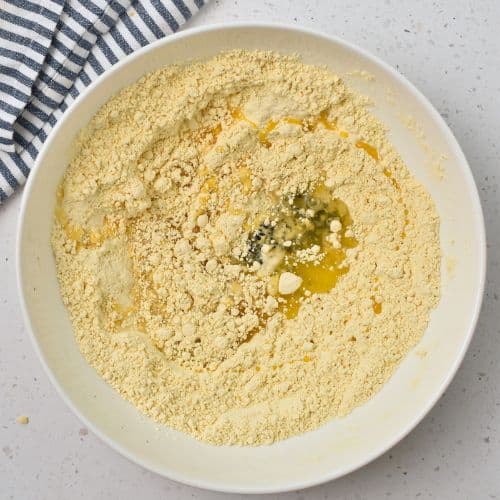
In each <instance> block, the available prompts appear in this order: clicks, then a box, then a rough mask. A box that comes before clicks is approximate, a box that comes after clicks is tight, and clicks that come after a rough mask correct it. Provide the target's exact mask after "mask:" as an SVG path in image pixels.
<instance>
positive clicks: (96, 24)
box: [0, 0, 204, 203]
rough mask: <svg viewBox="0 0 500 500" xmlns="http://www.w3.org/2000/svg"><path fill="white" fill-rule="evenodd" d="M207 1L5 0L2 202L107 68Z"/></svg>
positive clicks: (0, 80)
mask: <svg viewBox="0 0 500 500" xmlns="http://www.w3.org/2000/svg"><path fill="white" fill-rule="evenodd" d="M203 4H204V0H0V203H1V202H4V201H5V200H6V199H7V198H8V197H9V196H10V195H11V194H12V193H13V192H14V191H15V190H16V189H17V188H18V187H19V186H20V185H22V184H24V182H25V180H26V178H27V176H28V174H29V171H30V168H31V166H32V165H33V163H34V161H35V158H36V157H37V155H38V152H39V151H40V148H41V146H42V144H43V142H44V141H45V139H46V138H47V135H48V134H49V133H50V131H51V129H52V128H53V127H54V125H55V124H56V122H57V121H58V120H59V118H60V117H61V116H62V114H63V113H64V111H65V110H66V109H67V107H68V106H69V105H70V104H71V103H72V102H73V101H74V100H75V98H76V97H77V96H78V95H79V94H80V92H81V91H82V90H83V89H84V88H85V87H86V86H87V85H89V83H90V82H92V81H93V80H94V79H95V78H96V77H97V76H99V75H100V74H101V73H102V72H103V71H105V70H106V69H108V68H109V67H111V66H112V65H113V64H115V63H116V62H117V61H119V60H120V59H121V58H123V57H124V56H126V55H127V54H130V53H131V52H133V51H134V50H136V49H138V48H139V47H144V46H145V45H147V44H148V43H150V42H152V41H153V40H156V39H158V38H162V37H163V36H165V35H167V34H169V33H173V32H175V31H177V30H178V29H179V27H180V26H181V25H182V24H183V23H184V22H186V21H187V20H188V19H189V18H190V17H191V16H192V15H193V14H194V13H195V12H197V11H198V9H199V8H201V7H202V5H203Z"/></svg>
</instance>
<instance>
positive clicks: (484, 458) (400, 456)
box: [0, 0, 500, 500]
mask: <svg viewBox="0 0 500 500" xmlns="http://www.w3.org/2000/svg"><path fill="white" fill-rule="evenodd" d="M499 19H500V1H499V0H480V1H472V0H436V1H431V0H421V1H420V2H415V1H414V0H385V1H383V0H365V1H363V0H352V1H351V2H340V1H337V0H309V1H307V2H303V1H299V0H292V1H285V0H281V1H278V0H274V1H264V0H252V1H250V0H241V1H235V0H212V3H211V4H210V5H209V6H208V7H206V8H205V9H204V10H203V11H202V12H201V13H200V14H199V16H198V17H197V18H196V19H195V20H193V22H192V23H191V26H194V25H202V24H207V23H213V22H223V21H234V20H242V21H244V20H260V21H280V22H289V23H297V24H301V25H305V26H309V27H311V28H316V29H319V30H321V31H324V32H326V33H331V34H336V35H339V36H341V37H344V38H345V39H347V40H348V41H351V42H354V43H356V44H358V45H360V46H362V47H364V48H366V49H368V50H370V51H372V52H374V53H375V54H377V55H378V56H380V57H382V58H383V59H384V60H385V61H387V62H388V63H390V64H392V65H393V66H395V67H396V68H398V69H399V70H400V71H401V72H402V73H403V74H404V75H405V76H407V77H408V78H409V79H410V80H411V81H412V82H413V83H415V84H416V85H417V86H418V87H419V88H420V90H421V91H423V93H424V94H425V95H426V96H427V97H428V98H429V99H430V100H431V101H432V102H433V104H434V105H435V106H436V107H437V109H438V110H439V111H440V113H441V114H442V115H443V117H444V118H445V120H446V121H447V123H448V124H449V125H450V127H451V129H452V130H453V132H454V133H455V135H456V137H457V138H458V141H459V142H460V144H461V145H462V148H463V150H464V151H465V154H466V156H467V157H468V160H469V162H470V165H471V167H472V170H473V173H474V177H475V179H476V182H477V183H478V186H479V190H480V195H481V200H482V203H483V208H484V212H485V217H486V225H487V234H488V249H489V257H488V276H487V289H486V297H485V302H484V306H483V311H482V314H481V317H480V320H479V326H478V329H477V332H476V335H475V337H474V339H473V341H472V345H471V347H470V350H469V352H468V354H467V356H466V358H465V361H464V363H463V365H462V367H461V368H460V370H459V372H458V375H457V376H456V378H455V380H454V381H453V383H452V384H451V386H450V388H449V390H448V391H447V393H446V394H445V395H444V396H443V398H442V399H441V401H440V402H439V403H438V405H437V406H436V407H435V408H434V409H433V410H432V411H431V413H430V414H429V415H428V416H427V418H426V419H425V420H424V421H423V422H422V423H421V424H420V425H419V426H418V427H417V429H416V430H415V431H413V432H412V433H411V434H410V435H409V436H408V437H407V438H406V439H405V440H404V441H403V442H401V443H400V444H399V445H397V446H396V447H395V448H393V449H392V450H391V451H390V452H388V453H386V454H385V455H384V456H382V457H381V458H379V459H378V460H376V461H375V462H373V463H371V464H370V465H368V466H366V467H364V468H363V469H361V470H359V471H357V472H355V473H353V474H351V475H349V476H347V477H344V478H342V479H340V480H338V481H336V482H334V483H329V484H326V485H323V486H319V487H316V488H312V489H309V490H306V491H302V492H295V493H288V494H284V495H268V496H262V497H261V498H267V499H271V498H272V499H277V498H280V499H281V498H283V499H287V500H288V499H290V500H299V499H305V498H308V499H313V500H315V499H323V498H336V499H344V498H345V499H357V498H359V499H364V498H370V499H379V498H387V497H392V498H397V499H406V498H417V497H421V498H436V499H461V498H464V499H466V498H467V499H468V498H481V499H482V498H500V446H499V445H500V384H499V383H498V380H500V363H499V362H498V359H500V303H499V300H498V295H499V294H500V259H499V255H500V224H499V223H498V218H499V215H500V214H499V211H500V193H499V179H500V169H499V165H500V146H499V143H500V140H499V138H498V130H499V128H500V34H499V33H498V20H499ZM19 202H20V196H19V195H18V196H16V197H15V198H14V199H12V200H10V201H9V202H8V203H7V204H6V206H4V207H2V208H1V209H0V235H1V237H0V276H1V286H0V332H1V342H0V498H1V499H2V500H3V499H10V498H14V499H32V498H33V499H51V500H53V499H66V498H72V499H77V498H89V499H90V498H91V499H105V498H121V499H135V498H141V499H150V498H160V497H161V498H176V499H185V498H194V499H199V500H213V499H218V498H229V497H231V498H239V497H238V496H237V495H231V496H229V495H222V494H216V493H211V492H205V491H201V490H197V489H194V488H190V487H187V486H182V485H179V484H176V483H174V482H171V481H168V480H166V479H163V478H161V477H158V476H156V475H154V474H151V473H149V472H147V471H145V470H143V469H141V468H140V467H138V466H136V465H134V464H132V463H130V462H128V461H127V460H126V459H124V458H122V457H121V456H119V455H118V454H117V453H115V452H114V451H112V450H111V449H109V448H108V447H107V446H105V445H104V444H103V443H102V442H101V441H99V440H98V439H97V438H96V437H95V436H93V435H92V434H91V433H89V432H88V431H87V429H85V428H84V427H83V426H82V425H81V424H80V422H79V421H78V420H77V418H76V417H75V416H73V414H72V413H71V412H70V410H69V409H68V408H66V406H65V405H64V403H63V402H62V400H61V399H60V398H59V396H58V395H57V394H56V392H55V390H54V389H53V387H52V386H51V385H50V383H49V380H48V378H47V376H46V375H45V373H44V372H43V371H42V367H41V365H40V363H39V361H38V360H37V358H36V356H35V353H34V351H33V349H32V347H31V344H30V341H29V339H28V337H27V334H26V331H25V328H24V326H23V322H22V318H21V313H20V309H19V303H18V299H17V290H16V284H15V271H14V252H15V231H16V227H17V214H18V211H19ZM22 414H24V415H28V416H29V417H30V423H29V424H28V425H20V424H18V423H16V417H17V416H18V415H22Z"/></svg>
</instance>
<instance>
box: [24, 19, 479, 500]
mask: <svg viewBox="0 0 500 500" xmlns="http://www.w3.org/2000/svg"><path fill="white" fill-rule="evenodd" d="M235 28H236V29H277V30H281V31H288V32H291V33H299V34H305V35H309V36H313V37H316V38H320V39H323V40H324V41H327V42H330V43H335V44H337V45H340V46H342V47H343V48H345V49H347V50H350V51H352V52H354V53H356V54H358V55H360V56H361V57H363V58H366V59H368V60H370V61H371V62H372V63H374V64H375V65H376V66H379V67H381V68H382V69H383V70H384V71H385V72H387V73H388V74H389V76H390V77H392V78H393V79H395V80H397V81H398V82H399V83H400V84H402V85H403V86H405V87H406V88H407V90H408V91H409V92H410V93H411V94H412V95H413V96H414V97H415V99H416V101H417V102H418V104H419V105H420V106H422V107H423V108H425V110H426V111H427V112H428V113H429V115H430V116H431V118H432V120H433V121H434V122H435V123H436V125H437V126H439V128H440V129H441V131H442V133H443V134H444V136H445V138H446V140H447V141H448V142H449V143H450V144H451V145H452V148H453V149H454V152H455V154H456V156H457V157H458V158H459V160H460V161H459V162H458V163H459V165H458V168H459V169H460V170H461V171H462V175H463V176H464V180H465V182H466V184H467V187H468V190H469V193H470V195H471V202H472V205H473V211H474V213H473V215H474V218H475V223H476V225H477V231H478V235H479V241H478V244H479V247H480V262H479V263H478V264H479V266H478V267H479V273H478V292H477V294H476V297H475V301H474V306H473V309H472V310H471V314H470V319H469V323H468V326H467V330H468V331H467V335H466V336H465V338H464V340H463V343H462V346H461V349H460V351H459V353H458V355H457V356H456V358H455V360H454V362H453V364H452V365H451V366H450V367H449V369H448V374H447V376H446V377H445V378H444V380H443V381H442V382H441V384H440V385H439V387H436V389H435V390H434V394H433V395H432V396H431V397H430V399H429V401H428V403H427V404H426V405H424V406H422V408H421V410H420V411H419V412H418V413H416V414H415V415H414V417H413V419H412V420H411V421H410V422H408V424H407V425H406V427H405V428H404V429H403V430H402V431H401V432H399V433H398V434H396V435H394V436H393V438H392V439H390V440H388V441H387V442H386V443H385V444H383V445H382V446H380V447H379V448H378V449H377V450H375V451H374V452H372V453H370V454H368V455H367V456H365V457H364V459H363V460H360V461H359V462H358V463H357V464H355V465H351V466H348V467H345V468H344V469H342V470H340V471H336V472H331V473H328V474H323V475H321V476H319V477H316V478H314V479H309V480H302V481H301V480H295V481H293V482H288V483H286V484H282V485H277V486H272V487H252V486H246V487H234V486H231V485H228V486H226V485H224V484H223V483H220V482H217V481H215V482H211V481H207V480H195V479H192V478H190V477H187V476H185V475H183V474H182V473H177V472H172V471H165V470H163V469H161V468H159V467H156V466H154V465H152V464H150V463H146V462H145V461H144V460H143V459H141V458H139V457H137V456H136V455H135V454H134V453H132V452H130V451H128V450H127V449H126V448H125V447H123V446H122V445H121V444H120V443H119V442H117V441H115V440H114V439H112V438H110V437H108V436H107V434H106V433H105V432H102V431H101V430H99V429H98V428H97V427H96V426H95V425H94V423H93V422H92V421H90V420H89V419H87V418H86V417H84V416H83V415H82V414H81V413H80V411H79V409H78V408H77V407H76V406H75V405H74V404H73V402H72V401H71V399H70V398H69V396H67V394H66V393H65V391H64V389H63V388H62V387H61V385H60V384H59V381H58V379H57V378H56V376H55V375H54V373H53V372H52V369H51V368H50V366H49V364H48V362H47V360H46V358H45V357H44V355H43V353H42V350H41V346H40V344H39V342H38V339H37V336H36V335H35V333H34V329H33V325H32V322H31V318H30V314H29V311H28V307H27V302H26V299H25V295H26V291H25V287H24V285H23V282H24V279H23V277H24V270H23V266H22V240H23V235H24V228H25V224H26V207H27V204H28V200H29V198H30V195H31V192H32V189H33V185H34V184H35V180H36V178H37V175H38V172H39V170H40V168H41V165H42V164H43V162H44V158H45V156H46V154H47V151H48V150H49V148H50V147H51V144H52V142H53V140H54V138H55V137H56V136H57V134H58V133H59V131H60V130H61V128H62V127H63V126H64V124H65V122H66V120H67V119H68V116H70V114H71V112H72V110H73V109H74V107H75V104H78V103H79V102H80V101H81V100H83V99H85V98H86V97H87V96H88V95H89V94H91V93H92V92H93V91H94V89H95V88H96V86H97V85H99V84H100V82H101V81H102V80H103V79H105V78H108V77H110V76H111V75H112V74H113V73H115V72H117V71H119V70H120V69H121V68H122V67H123V66H125V65H127V64H129V63H131V62H132V61H134V60H136V59H139V58H141V57H142V56H144V55H145V54H147V53H148V52H150V51H152V50H155V49H156V48H157V47H159V46H161V45H167V44H171V43H174V42H176V41H177V40H181V39H183V38H190V37H193V36H197V35H199V34H203V33H208V32H213V31H221V32H222V31H224V30H234V29H235ZM193 59H196V57H194V58H193ZM486 263H487V255H486V230H485V222H484V215H483V210H482V207H481V202H480V198H479V193H478V189H477V186H476V183H475V180H474V177H473V175H472V171H471V168H470V165H469V163H468V161H467V159H466V157H465V154H464V153H463V151H462V149H461V147H460V145H459V143H458V141H457V139H456V138H455V136H454V134H453V133H452V131H451V130H450V128H449V126H448V125H447V123H446V122H445V121H444V119H443V118H442V116H441V115H440V114H439V112H438V111H437V110H436V109H435V108H434V106H433V105H432V104H431V102H430V101H429V100H428V99H427V98H426V97H425V96H424V95H423V94H422V93H421V92H420V91H419V90H418V89H417V88H416V87H415V86H414V85H413V84H412V83H411V82H410V81H409V80H408V79H407V78H406V77H404V76H403V75H402V74H401V73H399V72H398V71H396V70H395V69H394V68H393V67H392V66H391V65H390V64H388V63H386V62H385V61H383V60H382V59H380V58H379V57H378V56H376V55H374V54H372V53H370V52H369V51H367V50H365V49H363V48H361V47H359V46H357V45H356V44H354V43H351V42H348V41H346V40H344V39H342V38H340V37H338V36H336V35H330V34H327V33H324V32H321V31H319V30H316V29H311V28H306V27H302V26H296V25H293V24H288V23H274V22H257V21H252V22H247V21H238V22H226V23H213V24H206V25H203V26H199V27H194V28H188V29H186V30H183V31H180V32H177V33H174V34H172V35H168V36H165V37H164V38H161V39H159V40H156V41H154V42H152V43H150V44H149V45H147V46H145V47H142V48H140V49H138V50H137V51H135V52H133V53H131V54H129V55H128V56H126V57H124V58H123V59H121V60H120V61H119V62H117V63H116V64H115V65H113V66H112V67H111V68H109V69H108V70H106V71H105V72H104V73H102V74H101V75H100V76H99V77H98V78H96V79H95V80H94V81H93V82H92V83H91V84H90V85H89V86H88V87H86V88H85V89H84V90H83V91H82V92H81V93H80V95H79V96H78V97H77V98H76V99H75V101H74V102H73V103H72V104H71V105H70V107H69V108H68V109H67V110H66V112H65V113H64V114H63V116H62V117H61V119H60V120H59V121H58V122H57V123H56V125H55V127H54V128H53V130H52V131H51V133H50V134H49V136H48V137H47V139H46V140H45V142H44V144H43V146H42V148H41V150H40V152H39V154H38V157H37V158H36V160H35V163H34V165H33V167H32V169H31V171H30V175H29V177H28V180H27V182H26V186H25V187H24V193H23V194H22V199H21V206H20V212H19V224H18V229H17V235H16V275H17V288H18V294H19V300H20V304H21V312H22V316H23V320H24V324H25V325H26V329H27V331H28V335H29V337H30V340H31V343H32V345H33V348H34V350H35V352H36V353H37V355H38V358H39V359H40V362H41V364H42V366H43V368H44V371H45V373H46V374H47V376H48V378H49V379H50V381H51V382H52V384H53V386H54V387H55V388H56V391H57V392H58V393H59V396H60V397H61V398H62V399H63V401H64V402H65V403H66V405H67V406H68V407H69V408H70V409H71V411H72V412H73V413H74V414H75V415H76V416H77V417H78V418H79V419H80V420H81V421H82V422H83V423H84V424H85V425H86V426H87V427H88V428H89V429H91V430H92V432H93V433H94V434H95V435H97V436H98V437H99V438H100V439H101V440H102V441H103V442H104V443H106V444H107V445H108V446H110V447H111V448H112V449H114V450H115V451H117V452H118V453H119V454H121V455H122V456H124V457H125V458H127V459H128V460H130V461H131V462H133V463H135V464H137V465H139V466H141V467H143V468H144V469H146V470H149V471H152V472H154V473H156V474H158V475H160V476H162V477H165V478H167V479H171V480H174V481H177V482H179V483H183V484H186V485H188V486H193V487H196V488H202V489H206V490H211V491H219V492H223V493H247V494H266V493H267V494H269V493H280V492H289V491H296V490H299V489H304V488H309V487H312V486H317V485H320V484H323V483H326V482H328V481H332V480H334V479H338V478H340V477H342V476H344V475H346V474H349V473H351V472H353V471H355V470H358V469H360V468H361V467H364V466H365V465H367V464H368V463H370V462H372V461H373V460H375V459H376V458H378V457H380V456H381V455H382V454H384V453H385V452H387V451H388V450H389V449H391V448H392V447H393V446H395V445H396V444H397V443H398V442H399V441H401V440H402V439H403V438H404V437H406V436H407V435H408V434H409V433H410V432H411V431H412V430H413V429H414V428H415V427H416V426H417V425H418V424H419V423H420V422H421V421H422V419H423V418H424V417H425V416H426V415H427V413H428V412H429V411H430V410H431V409H432V408H433V407H434V405H435V404H436V402H437V401H438V400H439V398H440V397H441V396H442V394H443V393H444V391H445V390H446V389H447V387H448V386H449V384H450V383H451V381H452V379H453V378H454V376H455V374H456V372H457V370H458V368H459V367H460V365H461V363H462V361H463V359H464V356H465V353H466V352H467V349H468V347H469V345H470V342H471V340H472V337H473V335H474V331H475V328H476V325H477V321H478V318H479V314H480V312H481V306H482V301H483V296H484V290H485V280H486Z"/></svg>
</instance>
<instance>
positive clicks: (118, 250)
mask: <svg viewBox="0 0 500 500" xmlns="http://www.w3.org/2000/svg"><path fill="white" fill-rule="evenodd" d="M368 105H369V102H368V101H367V99H366V98H363V97H362V96H359V95H357V94H355V93H354V92H352V91H351V90H349V89H348V88H346V86H345V85H344V83H343V82H342V80H340V79H339V78H338V77H337V76H336V75H335V74H333V73H331V71H329V70H328V69H327V68H324V67H316V66H307V65H304V64H303V63H301V61H300V60H299V59H298V58H295V57H290V56H284V55H280V54H276V53H271V52H247V51H232V52H227V53H223V54H220V55H219V56H217V57H214V58H212V59H210V60H208V61H206V62H198V63H193V64H189V65H185V66H170V67H167V68H164V69H161V70H158V71H155V72H153V73H151V74H148V75H146V76H145V77H143V78H141V79H140V80H139V81H138V82H137V83H136V84H134V85H132V86H130V87H128V88H126V89H124V90H122V91H121V92H119V93H118V94H117V95H116V96H115V97H113V98H112V99H111V100H110V101H109V102H108V103H107V104H105V105H104V106H103V107H102V109H101V110H100V111H99V112H98V113H97V115H96V116H95V117H94V118H93V119H92V121H91V122H90V124H89V125H88V126H87V127H86V128H85V129H84V130H83V132H82V133H81V134H80V136H79V138H78V140H77V143H76V154H75V156H74V159H73V160H72V161H71V163H70V165H69V167H68V170H67V172H66V174H65V176H64V179H63V180H62V183H61V187H60V190H59V193H58V199H57V204H56V214H55V222H54V228H53V238H52V242H53V248H54V253H55V256H56V259H57V268H58V277H59V282H60V286H61V293H62V297H63V300H64V303H65V304H66V306H67V308H68V310H69V313H70V315H71V320H72V323H73V326H74V331H75V336H76V339H77V341H78V343H79V345H80V349H81V351H82V353H83V355H84V356H85V357H86V359H87V360H88V362H89V363H90V364H91V365H92V366H94V367H95V369H96V370H97V371H98V372H99V373H100V374H101V375H102V376H103V377H104V378H105V379H106V380H107V381H108V382H109V383H110V384H111V385H112V386H113V387H114V388H115V389H116V390H117V391H119V392H120V394H121V395H122V396H123V397H124V398H126V399H128V400H129V401H130V402H132V403H133V404H134V405H136V406H137V407H138V408H139V409H140V410H141V411H142V412H144V413H146V414H147V415H149V416H151V417H152V418H153V419H155V420H156V421H157V422H160V423H163V424H167V425H169V426H171V427H173V428H175V429H179V430H181V431H185V432H187V433H189V434H192V435H193V436H195V437H196V438H199V439H201V440H204V441H207V442H210V443H215V444H241V445H248V444H250V445H258V444H263V443H271V442H273V441H275V440H278V439H283V438H287V437H289V436H292V435H294V434H299V433H302V432H304V431H308V430H311V429H314V428H316V427H318V426H319V425H321V424H322V423H324V422H326V421H327V420H328V419H331V418H332V417H338V416H343V415H346V414H348V413H349V412H350V411H351V410H352V409H353V408H354V407H356V406H358V405H360V404H362V403H363V402H365V401H366V400H367V399H368V398H370V397H371V396H372V395H373V394H374V393H375V392H376V391H378V390H379V389H380V387H381V386H382V385H383V384H384V383H385V382H386V381H387V379H388V378H389V377H390V376H391V374H392V373H393V371H394V370H395V368H396V367H397V365H398V363H399V362H400V361H401V360H402V359H403V358H404V356H405V355H406V354H407V353H408V351H409V350H410V349H411V348H412V347H413V346H414V345H415V344H416V343H417V342H418V340H419V339H420V337H421V335H422V334H423V332H424V331H425V329H426V327H427V324H428V321H429V315H430V312H431V310H432V309H433V308H434V307H435V306H436V304H437V302H438V300H439V283H440V248H439V236H438V232H439V221H438V216H437V214H436V211H435V208H434V204H433V202H432V200H431V198H430V196H429V194H428V193H427V192H426V190H425V189H424V188H423V187H422V186H421V185H420V184H419V183H418V182H417V181H416V180H415V179H414V178H413V177H412V175H411V174H410V172H409V171H408V170H407V168H406V167H405V165H404V164H403V162H402V161H401V158H400V157H399V156H398V154H397V153H396V152H395V151H394V149H393V148H392V146H391V145H390V144H389V143H388V142H387V139H386V134H385V131H384V128H383V126H382V125H381V124H380V123H379V122H378V121H377V120H376V119H375V118H373V117H372V116H371V115H370V114H369V113H368V111H367V107H368Z"/></svg>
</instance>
